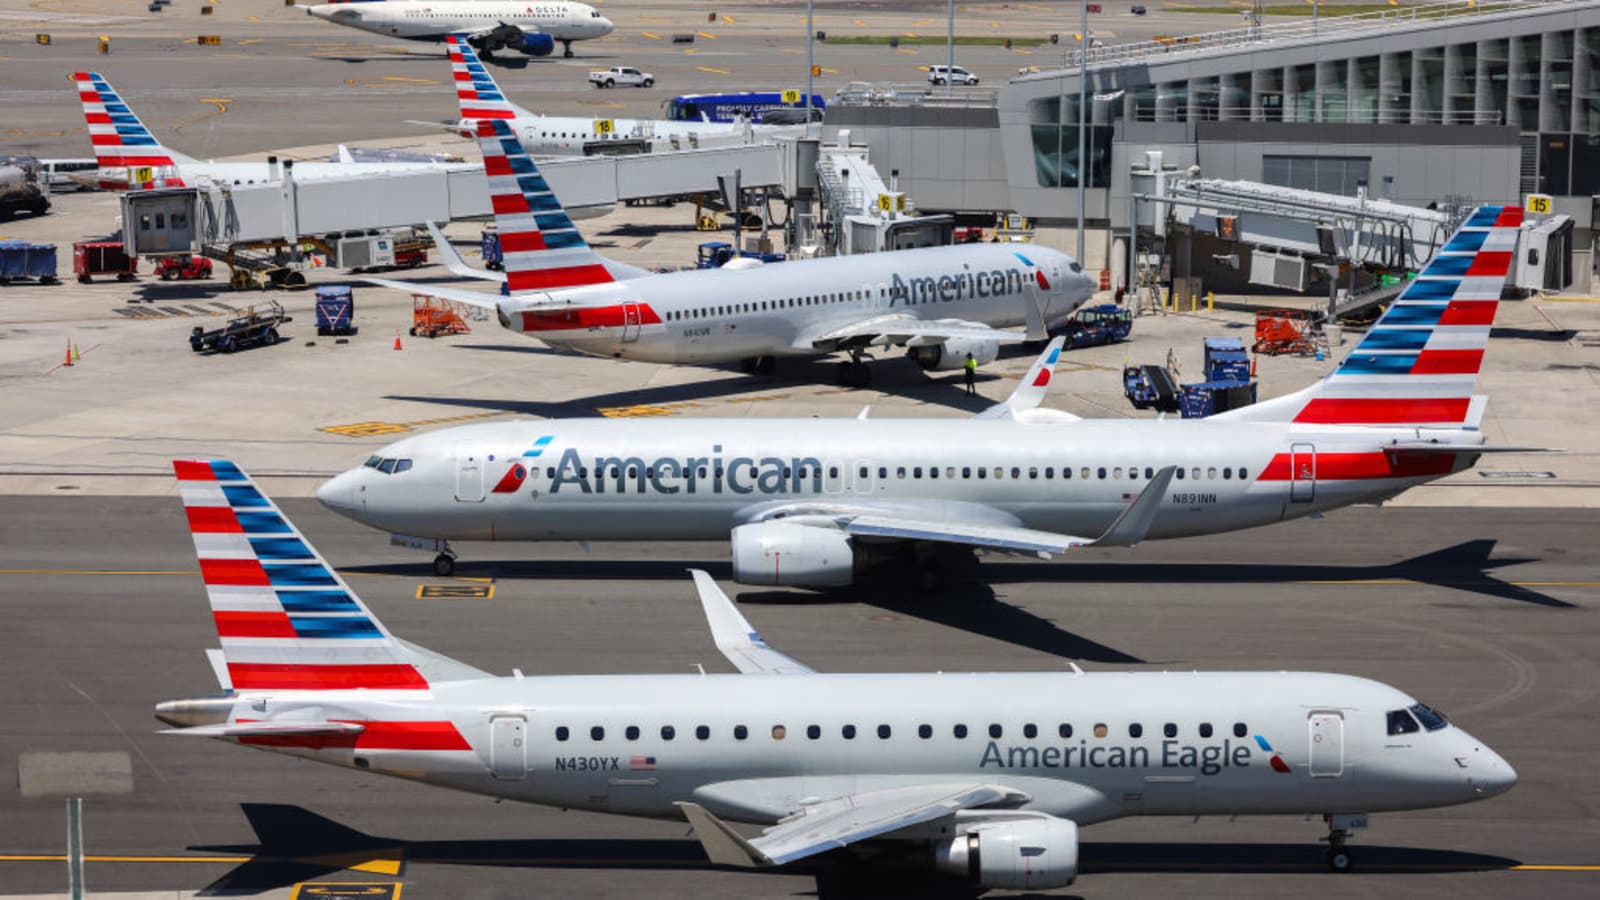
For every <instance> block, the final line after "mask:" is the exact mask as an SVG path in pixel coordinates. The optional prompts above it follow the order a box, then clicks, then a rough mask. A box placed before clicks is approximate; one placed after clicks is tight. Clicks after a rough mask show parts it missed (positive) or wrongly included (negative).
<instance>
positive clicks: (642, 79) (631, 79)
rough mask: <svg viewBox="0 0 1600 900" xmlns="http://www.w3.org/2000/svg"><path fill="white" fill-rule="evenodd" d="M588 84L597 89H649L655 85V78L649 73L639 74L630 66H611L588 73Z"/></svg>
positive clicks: (639, 72)
mask: <svg viewBox="0 0 1600 900" xmlns="http://www.w3.org/2000/svg"><path fill="white" fill-rule="evenodd" d="M589 83H590V84H592V85H594V86H595V87H598V88H608V87H616V86H617V85H619V84H620V85H622V86H623V87H628V86H632V87H643V88H647V87H651V86H653V85H654V84H655V83H656V77H655V76H654V75H651V74H650V73H649V72H641V71H639V70H638V69H635V68H633V67H632V66H612V67H611V68H609V69H596V70H595V71H592V72H590V73H589Z"/></svg>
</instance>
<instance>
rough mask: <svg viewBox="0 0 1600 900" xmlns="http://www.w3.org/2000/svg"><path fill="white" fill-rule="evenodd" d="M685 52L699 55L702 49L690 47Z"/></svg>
mask: <svg viewBox="0 0 1600 900" xmlns="http://www.w3.org/2000/svg"><path fill="white" fill-rule="evenodd" d="M683 52H684V53H699V52H700V48H699V47H690V48H689V49H687V50H685V51H683Z"/></svg>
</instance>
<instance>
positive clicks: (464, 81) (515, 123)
mask: <svg viewBox="0 0 1600 900" xmlns="http://www.w3.org/2000/svg"><path fill="white" fill-rule="evenodd" d="M446 40H447V41H448V42H449V48H450V67H451V70H452V74H453V75H454V77H455V84H456V95H457V97H458V98H459V99H460V101H461V102H460V106H461V119H460V120H458V121H456V122H452V123H448V124H440V123H433V122H427V123H419V124H428V125H437V126H438V127H443V128H445V129H446V130H448V131H450V132H453V133H455V134H459V135H461V136H462V137H472V138H475V137H477V134H478V122H479V120H482V119H502V120H504V121H505V123H506V125H507V126H509V127H510V128H511V131H512V132H513V133H514V134H516V136H517V138H518V140H520V141H521V142H522V146H523V148H524V149H525V150H526V151H527V152H529V153H532V154H535V155H540V156H590V155H594V154H596V153H602V152H624V151H625V150H631V151H635V152H642V153H660V152H667V151H674V150H697V149H702V148H713V147H737V146H741V145H744V144H748V143H751V142H752V141H756V140H759V139H761V138H765V137H769V136H772V135H793V134H800V133H802V132H803V131H804V127H803V126H793V125H753V124H752V125H747V124H744V123H737V122H679V121H674V120H671V119H615V118H583V117H579V116H541V115H538V114H536V113H533V112H530V111H528V110H526V109H524V108H522V107H521V106H518V105H517V104H515V103H512V102H511V101H509V100H507V99H506V96H505V92H504V91H503V90H501V88H500V85H499V84H498V83H496V82H495V79H494V76H492V75H490V74H489V70H488V68H487V67H485V66H484V64H483V63H482V62H481V61H479V59H478V54H477V53H476V52H474V51H473V49H472V46H471V44H470V42H469V40H467V39H464V38H463V36H461V35H450V36H449V37H448V38H446Z"/></svg>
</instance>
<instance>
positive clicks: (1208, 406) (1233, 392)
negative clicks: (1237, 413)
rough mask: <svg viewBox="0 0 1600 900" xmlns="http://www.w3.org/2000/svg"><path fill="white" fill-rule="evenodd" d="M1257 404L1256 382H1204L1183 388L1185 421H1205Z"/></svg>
mask: <svg viewBox="0 0 1600 900" xmlns="http://www.w3.org/2000/svg"><path fill="white" fill-rule="evenodd" d="M1254 402H1256V385H1255V382H1253V381H1252V382H1240V381H1202V382H1200V383H1198V384H1186V385H1184V386H1183V396H1182V402H1181V410H1180V411H1181V412H1182V414H1183V417H1184V418H1185V419H1204V418H1205V417H1207V416H1213V415H1216V414H1217V413H1221V412H1227V411H1228V410H1230V409H1239V408H1240V407H1244V406H1249V405H1250V404H1252V403H1254Z"/></svg>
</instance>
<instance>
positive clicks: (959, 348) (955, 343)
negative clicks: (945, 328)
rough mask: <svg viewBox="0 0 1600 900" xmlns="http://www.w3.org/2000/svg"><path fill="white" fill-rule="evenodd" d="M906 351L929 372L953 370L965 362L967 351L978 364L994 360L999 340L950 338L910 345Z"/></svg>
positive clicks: (997, 353) (996, 355)
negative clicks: (942, 341)
mask: <svg viewBox="0 0 1600 900" xmlns="http://www.w3.org/2000/svg"><path fill="white" fill-rule="evenodd" d="M907 352H909V353H910V355H911V358H912V359H914V360H916V361H917V365H919V366H921V367H922V368H924V369H926V370H928V371H929V372H954V371H956V370H958V369H960V368H961V367H962V366H963V365H965V364H966V361H967V354H968V353H971V354H972V358H973V359H976V360H977V361H978V365H980V366H982V365H987V364H989V363H992V362H994V361H995V359H997V358H998V357H999V356H1000V342H999V341H997V340H989V339H987V338H984V339H973V338H951V339H950V340H948V341H945V342H944V343H942V344H932V345H929V346H926V347H912V348H911V349H910V350H909V351H907Z"/></svg>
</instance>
